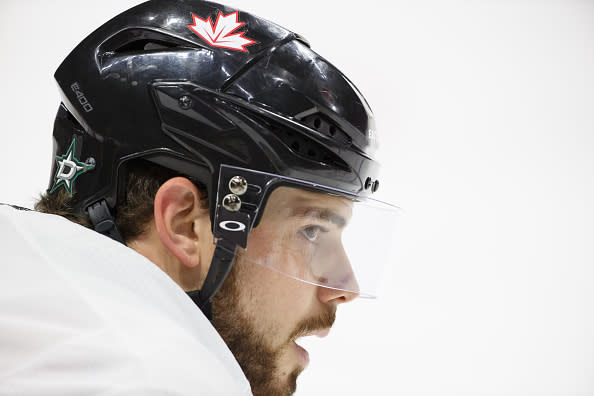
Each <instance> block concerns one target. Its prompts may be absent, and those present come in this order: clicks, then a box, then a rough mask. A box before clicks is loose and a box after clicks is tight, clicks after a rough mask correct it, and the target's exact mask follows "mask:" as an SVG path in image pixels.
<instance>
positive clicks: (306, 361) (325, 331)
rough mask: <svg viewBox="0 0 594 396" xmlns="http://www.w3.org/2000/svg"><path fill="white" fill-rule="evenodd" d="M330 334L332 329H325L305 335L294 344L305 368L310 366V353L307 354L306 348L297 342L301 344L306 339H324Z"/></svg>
mask: <svg viewBox="0 0 594 396" xmlns="http://www.w3.org/2000/svg"><path fill="white" fill-rule="evenodd" d="M328 333H330V328H325V329H322V330H318V331H315V332H311V333H308V334H305V335H303V336H301V337H299V338H297V340H295V341H294V342H293V344H294V345H295V349H296V350H297V355H298V356H299V358H300V361H301V364H302V366H303V367H306V366H307V365H308V364H309V353H308V352H307V350H306V349H305V348H303V347H302V346H301V345H299V344H298V343H297V342H299V341H300V340H301V339H303V338H305V337H311V336H316V337H320V338H323V337H326V336H327V335H328Z"/></svg>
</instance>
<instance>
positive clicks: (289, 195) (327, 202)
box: [264, 186, 353, 218]
mask: <svg viewBox="0 0 594 396" xmlns="http://www.w3.org/2000/svg"><path fill="white" fill-rule="evenodd" d="M352 207H353V201H351V200H350V199H348V198H345V197H340V196H336V195H331V194H326V193H321V192H313V191H307V190H303V189H300V188H295V187H286V186H283V187H278V188H276V189H275V190H274V191H273V192H272V193H271V194H270V197H269V198H268V202H267V203H266V208H265V210H264V213H265V214H267V215H273V214H278V215H285V216H286V215H295V214H299V213H300V212H301V213H305V212H306V211H308V210H326V211H330V212H332V213H336V214H338V215H341V216H343V217H345V218H349V217H350V216H351V212H352Z"/></svg>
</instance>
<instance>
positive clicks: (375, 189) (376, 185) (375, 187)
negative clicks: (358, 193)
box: [371, 180, 379, 192]
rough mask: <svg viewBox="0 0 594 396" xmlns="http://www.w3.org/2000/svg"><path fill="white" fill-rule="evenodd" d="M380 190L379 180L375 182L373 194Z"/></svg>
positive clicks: (372, 187)
mask: <svg viewBox="0 0 594 396" xmlns="http://www.w3.org/2000/svg"><path fill="white" fill-rule="evenodd" d="M378 188H379V180H376V181H374V182H373V186H371V192H376V191H377V189H378Z"/></svg>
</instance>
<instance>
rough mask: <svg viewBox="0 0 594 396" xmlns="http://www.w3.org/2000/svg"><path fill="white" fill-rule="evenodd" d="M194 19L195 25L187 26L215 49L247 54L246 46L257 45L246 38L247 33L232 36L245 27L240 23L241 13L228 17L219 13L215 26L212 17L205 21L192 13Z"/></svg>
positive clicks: (235, 12) (231, 14)
mask: <svg viewBox="0 0 594 396" xmlns="http://www.w3.org/2000/svg"><path fill="white" fill-rule="evenodd" d="M192 18H193V22H194V24H193V25H187V26H188V28H190V30H192V31H193V32H194V33H196V34H197V35H198V36H200V37H201V38H202V39H203V40H204V41H206V42H207V43H208V44H210V45H212V46H213V47H221V48H227V49H232V50H237V51H242V52H247V50H246V49H245V47H246V46H248V45H251V44H255V43H257V42H256V41H254V40H252V39H249V38H247V37H244V34H245V32H240V33H235V34H232V33H233V32H234V31H236V30H237V29H239V28H240V27H242V26H243V25H245V22H239V20H238V19H239V12H237V11H234V12H232V13H230V14H228V15H223V14H222V13H221V12H220V11H219V14H218V15H217V21H216V23H215V24H214V25H213V23H212V20H211V19H210V16H209V17H208V18H207V19H206V20H204V19H202V18H200V17H199V16H197V15H195V14H194V13H192Z"/></svg>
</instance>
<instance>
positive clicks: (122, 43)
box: [99, 29, 200, 56]
mask: <svg viewBox="0 0 594 396" xmlns="http://www.w3.org/2000/svg"><path fill="white" fill-rule="evenodd" d="M176 48H183V49H188V48H200V47H197V46H196V45H195V44H193V43H192V42H189V41H185V40H182V39H179V38H177V37H173V36H171V35H167V34H164V33H161V32H156V31H153V30H148V29H126V30H123V31H121V32H118V33H116V34H115V35H113V36H112V37H110V38H109V39H107V40H106V41H105V42H104V43H103V44H101V46H100V47H99V55H100V56H102V55H113V54H124V53H138V52H151V51H163V50H168V49H169V50H171V49H176Z"/></svg>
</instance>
